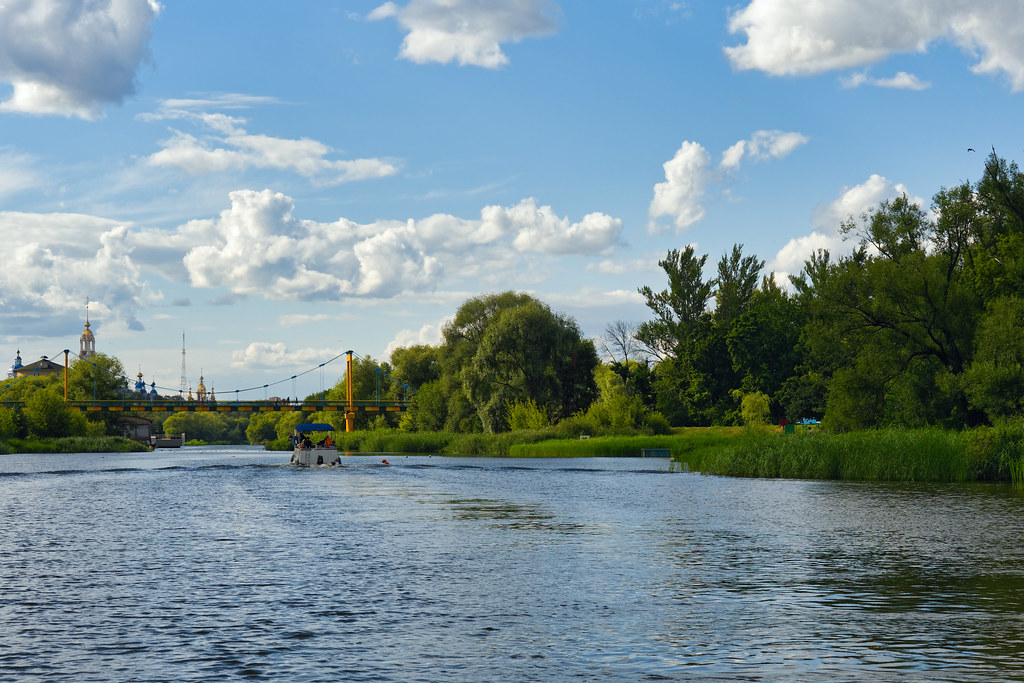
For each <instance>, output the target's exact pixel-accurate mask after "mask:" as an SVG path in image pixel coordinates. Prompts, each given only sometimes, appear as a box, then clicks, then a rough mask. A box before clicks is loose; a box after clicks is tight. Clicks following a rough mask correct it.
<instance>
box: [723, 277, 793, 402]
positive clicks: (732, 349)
mask: <svg viewBox="0 0 1024 683" xmlns="http://www.w3.org/2000/svg"><path fill="white" fill-rule="evenodd" d="M804 323H805V317H804V315H803V313H802V311H801V309H800V308H799V306H798V304H797V303H796V301H795V300H794V299H792V298H791V297H790V296H789V295H787V294H786V293H785V292H784V291H783V290H782V288H780V287H779V286H778V285H777V284H776V283H775V279H774V278H773V277H772V276H767V277H765V278H764V281H763V282H762V283H761V287H760V289H758V290H756V291H754V292H753V293H752V294H751V296H750V300H749V302H748V304H747V305H746V306H745V310H744V311H743V312H742V313H740V314H739V315H738V316H737V317H736V319H735V320H734V321H733V324H732V326H731V328H730V330H729V332H728V333H727V334H726V345H727V346H728V349H729V356H730V358H731V359H732V367H733V370H734V371H735V373H736V376H737V377H739V378H740V384H741V388H742V389H743V390H744V391H747V392H751V391H754V392H763V393H765V394H767V395H768V396H772V397H774V396H775V394H776V392H778V391H779V390H780V389H781V388H782V385H783V383H784V382H785V381H786V380H787V379H789V378H790V377H792V376H793V375H794V374H795V372H796V366H797V365H798V364H799V362H800V360H801V346H800V331H801V329H802V328H803V325H804Z"/></svg>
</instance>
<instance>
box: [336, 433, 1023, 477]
mask: <svg viewBox="0 0 1024 683" xmlns="http://www.w3.org/2000/svg"><path fill="white" fill-rule="evenodd" d="M650 448H663V449H668V451H669V452H670V453H671V457H672V460H673V461H674V463H675V465H676V466H677V467H679V468H680V469H686V470H690V471H694V472H701V473H704V474H715V475H723V476H735V477H779V478H791V479H834V480H850V481H922V482H924V481H928V482H938V481H945V482H962V481H1007V482H1012V483H1013V484H1014V485H1015V486H1018V487H1021V488H1024V427H1021V426H1009V427H1008V426H1001V427H998V428H995V427H986V428H979V429H974V430H970V431H964V432H956V431H949V430H943V429H938V428H926V429H879V430H871V431H863V432H849V433H843V434H834V433H829V432H815V433H812V434H782V433H781V432H779V431H777V430H768V429H763V430H757V429H741V428H690V429H684V430H677V432H676V433H674V434H671V435H660V436H638V435H628V436H594V437H592V438H589V439H578V438H565V437H564V435H553V434H552V433H551V432H550V431H545V430H537V431H518V432H507V433H504V434H451V433H447V432H414V433H409V432H400V431H398V430H378V431H362V432H352V433H349V434H339V437H338V449H339V450H341V451H362V452H377V453H436V454H442V455H485V456H495V457H506V456H508V457H519V458H552V457H554V458H571V457H636V456H640V455H641V451H642V450H643V449H650Z"/></svg>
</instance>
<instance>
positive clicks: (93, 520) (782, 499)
mask: <svg viewBox="0 0 1024 683" xmlns="http://www.w3.org/2000/svg"><path fill="white" fill-rule="evenodd" d="M382 457H386V458H387V459H388V460H389V461H390V466H384V465H383V464H382V463H381V459H382ZM287 459H288V454H282V453H267V452H264V451H262V450H260V449H252V448H240V447H223V448H198V447H186V448H183V449H179V450H164V451H156V452H154V453H151V454H101V455H95V454H79V455H32V456H29V455H10V456H0V491H2V498H0V509H2V511H3V516H2V523H3V530H2V536H0V625H2V628H3V633H2V638H0V679H2V680H16V681H19V680H26V681H27V680H33V681H34V680H44V679H45V680H74V681H171V680H173V681H200V680H201V681H216V680H289V681H326V680H339V681H340V680H344V681H485V680H508V681H533V680H536V681H561V680H566V681H619V680H621V681H661V680H735V679H742V680H747V681H762V680H764V681H774V680H780V679H785V680H808V681H810V680H822V679H825V678H835V679H840V680H877V681H889V680H894V679H904V680H930V681H931V680H949V681H968V680H975V681H990V680H994V679H1003V680H1005V679H1024V543H1022V542H1021V541H1022V539H1024V498H1022V497H1021V496H1019V495H1018V494H1016V493H1014V492H1013V491H1011V490H1010V489H1008V488H1006V487H1002V486H974V485H895V484H859V483H836V482H815V481H784V480H754V479H728V478H720V477H708V476H702V475H699V474H691V473H679V472H675V473H672V472H669V466H668V462H667V461H666V460H662V459H641V458H630V459H618V458H610V459H605V458H602V459H589V458H588V459H552V460H532V459H531V460H505V459H491V458H445V457H437V456H434V457H426V456H415V457H406V456H399V455H387V456H380V455H377V456H351V457H346V458H344V466H343V467H341V468H335V469H312V470H298V469H295V468H293V467H290V466H287V465H282V464H281V463H283V462H285V461H286V460H287Z"/></svg>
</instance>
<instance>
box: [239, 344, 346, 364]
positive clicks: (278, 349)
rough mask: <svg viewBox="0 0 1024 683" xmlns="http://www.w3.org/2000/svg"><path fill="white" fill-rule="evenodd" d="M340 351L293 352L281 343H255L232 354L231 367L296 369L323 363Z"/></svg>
mask: <svg viewBox="0 0 1024 683" xmlns="http://www.w3.org/2000/svg"><path fill="white" fill-rule="evenodd" d="M339 353H342V351H341V350H338V349H311V348H306V349H296V350H294V351H293V350H291V349H289V348H288V346H287V345H286V344H283V343H281V342H253V343H251V344H249V345H248V346H247V347H245V348H244V349H237V350H235V351H232V352H231V367H233V368H245V369H264V368H294V367H302V366H305V365H313V364H316V363H322V362H324V361H326V360H329V359H331V358H334V357H335V356H337V355H338V354H339Z"/></svg>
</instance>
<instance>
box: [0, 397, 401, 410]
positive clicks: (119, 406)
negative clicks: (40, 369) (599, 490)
mask: <svg viewBox="0 0 1024 683" xmlns="http://www.w3.org/2000/svg"><path fill="white" fill-rule="evenodd" d="M350 405H351V409H352V410H353V411H362V412H401V411H403V410H405V409H406V408H407V407H408V402H406V401H353V402H352V403H351V404H349V403H348V402H347V401H326V400H313V401H309V400H306V401H287V400H279V401H206V402H203V403H200V402H199V401H187V400H179V399H164V398H157V399H152V400H150V399H144V398H126V399H123V400H114V401H97V400H85V401H68V402H67V406H68V408H71V409H72V410H78V411H82V412H89V413H93V412H111V413H115V412H132V413H145V412H153V413H161V412H218V413H258V412H306V413H319V412H341V413H344V412H346V410H348V409H349V406H350ZM24 406H25V402H24V401H0V407H3V408H22V407H24Z"/></svg>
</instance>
